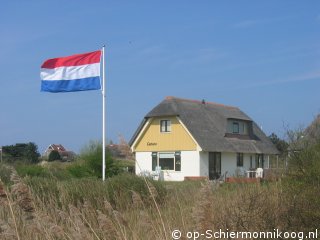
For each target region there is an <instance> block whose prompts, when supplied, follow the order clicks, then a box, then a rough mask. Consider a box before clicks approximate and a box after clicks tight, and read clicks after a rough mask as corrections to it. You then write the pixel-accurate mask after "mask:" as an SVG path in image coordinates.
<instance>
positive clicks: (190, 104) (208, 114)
mask: <svg viewBox="0 0 320 240" xmlns="http://www.w3.org/2000/svg"><path fill="white" fill-rule="evenodd" d="M164 116H178V117H179V118H180V119H181V121H182V122H183V124H184V125H185V126H186V127H187V129H188V130H189V132H190V133H191V135H192V136H193V138H194V139H195V140H196V141H197V143H198V144H199V145H200V147H201V148H202V150H203V151H210V152H243V153H265V154H277V153H278V151H277V149H276V148H275V146H274V145H273V144H272V143H271V141H270V140H269V139H268V137H267V136H266V135H265V134H264V133H263V132H262V130H261V129H260V128H259V127H258V126H257V124H256V123H254V122H253V120H252V119H251V118H250V117H249V116H248V115H246V114H245V113H244V112H242V111H241V110H240V109H239V108H237V107H232V106H226V105H222V104H216V103H211V102H204V101H195V100H188V99H181V98H175V97H167V98H166V99H165V100H163V101H162V102H161V103H160V104H159V105H157V106H156V107H155V108H154V109H152V110H151V111H150V112H149V113H148V114H147V115H146V116H145V118H144V120H143V121H142V123H141V124H140V126H139V127H138V129H137V131H136V132H135V134H134V136H133V137H132V139H131V141H130V143H129V144H130V145H132V144H133V142H134V141H135V139H136V137H137V136H138V134H139V132H140V131H141V130H142V128H143V126H144V124H145V123H146V122H147V120H148V119H149V118H152V117H164ZM228 119H238V120H242V121H245V122H247V123H248V124H249V125H250V126H251V128H252V132H251V134H250V136H246V137H243V136H230V135H228V134H227V133H226V131H227V122H228Z"/></svg>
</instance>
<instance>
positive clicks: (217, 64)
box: [0, 0, 320, 152]
mask: <svg viewBox="0 0 320 240" xmlns="http://www.w3.org/2000/svg"><path fill="white" fill-rule="evenodd" d="M104 44H106V77H107V85H106V86H107V108H106V111H107V138H108V140H110V139H112V140H113V141H115V142H117V141H118V135H119V134H121V135H123V136H124V137H125V138H126V139H127V140H129V139H130V137H131V136H132V134H133V133H134V131H135V129H136V128H137V126H138V124H139V123H140V121H141V120H142V118H143V117H144V116H145V114H146V113H147V112H148V111H150V110H151V109H152V108H153V107H154V106H155V105H157V104H158V103H160V102H161V101H162V100H163V99H164V98H165V97H166V96H176V97H181V98H190V99H198V100H202V99H206V100H207V101H211V102H217V103H222V104H226V105H232V106H237V107H239V108H240V109H241V110H243V111H244V112H245V113H247V114H248V115H249V116H250V117H251V118H252V119H254V120H255V121H256V122H257V123H258V124H259V125H260V126H262V128H263V130H264V131H265V133H266V134H267V135H269V134H271V133H272V132H275V133H276V134H278V135H279V136H280V137H284V133H285V128H284V126H289V128H291V129H295V128H298V127H300V126H307V125H308V124H309V123H310V122H311V121H312V120H313V118H314V117H315V116H316V115H317V114H318V113H319V112H320V104H319V103H320V94H319V89H320V1H316V0H313V1H312V0H310V1H297V0H284V1H275V0H268V1H249V0H248V1H246V0H239V1H236V0H234V1H182V0H180V1H179V0H177V1H167V0H164V1H102V0H101V1H98V0H91V1H83V0H77V1H72V0H71V1H60V0H56V1H45V0H41V1H40V0H29V1H15V0H12V1H3V2H2V3H1V8H0V76H1V78H0V102H1V110H0V146H1V145H11V144H15V143H21V142H30V141H31V142H35V143H36V144H37V145H38V146H39V150H40V152H42V151H44V149H45V148H46V146H48V145H49V144H51V143H61V144H63V145H64V146H65V147H66V148H68V149H70V150H74V151H76V152H79V150H80V149H81V148H82V147H83V146H84V145H85V144H86V143H88V142H89V141H90V140H99V139H101V136H102V133H101V126H102V120H101V118H102V109H101V108H102V99H101V93H100V92H99V91H89V92H77V93H57V94H52V93H43V92H40V76H39V72H40V65H41V63H42V62H43V61H44V60H46V59H48V58H53V57H60V56H68V55H72V54H76V53H83V52H89V51H94V50H97V49H100V48H101V47H102V45H104Z"/></svg>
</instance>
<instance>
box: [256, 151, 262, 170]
mask: <svg viewBox="0 0 320 240" xmlns="http://www.w3.org/2000/svg"><path fill="white" fill-rule="evenodd" d="M255 162H256V168H264V155H263V154H256V161H255Z"/></svg>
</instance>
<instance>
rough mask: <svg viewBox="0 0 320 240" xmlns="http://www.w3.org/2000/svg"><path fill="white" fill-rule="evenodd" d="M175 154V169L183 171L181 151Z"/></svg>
mask: <svg viewBox="0 0 320 240" xmlns="http://www.w3.org/2000/svg"><path fill="white" fill-rule="evenodd" d="M174 156H175V171H181V152H176V153H175V154H174Z"/></svg>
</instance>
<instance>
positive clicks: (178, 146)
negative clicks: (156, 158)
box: [133, 116, 197, 152]
mask: <svg viewBox="0 0 320 240" xmlns="http://www.w3.org/2000/svg"><path fill="white" fill-rule="evenodd" d="M161 120H169V121H170V122H171V131H170V132H161V131H160V122H161ZM146 124H147V126H145V128H144V129H142V130H141V131H142V132H141V133H140V135H139V136H138V138H137V139H136V143H135V144H134V146H133V151H134V152H143V151H151V152H152V151H154V152H157V151H194V150H197V143H196V142H195V141H194V140H193V138H192V136H191V135H190V134H189V133H188V131H187V129H186V128H185V127H184V126H183V124H182V123H181V122H180V121H179V119H178V118H177V117H175V116H170V117H154V118H151V119H150V120H149V121H148V122H147V123H146Z"/></svg>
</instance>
